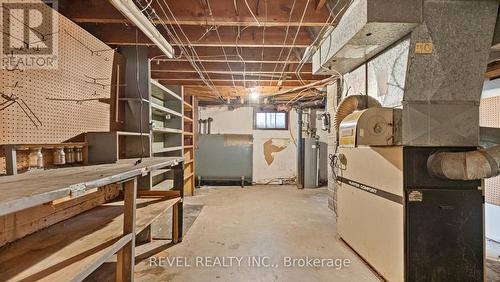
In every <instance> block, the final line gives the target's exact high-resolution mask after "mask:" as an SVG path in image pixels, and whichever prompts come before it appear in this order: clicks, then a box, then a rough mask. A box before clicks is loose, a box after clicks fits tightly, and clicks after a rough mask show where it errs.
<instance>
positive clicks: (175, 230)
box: [172, 203, 179, 244]
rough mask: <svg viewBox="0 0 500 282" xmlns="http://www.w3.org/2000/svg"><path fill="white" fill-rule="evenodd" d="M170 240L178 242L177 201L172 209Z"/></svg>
mask: <svg viewBox="0 0 500 282" xmlns="http://www.w3.org/2000/svg"><path fill="white" fill-rule="evenodd" d="M172 242H173V243H174V244H177V243H178V242H179V203H176V204H175V205H174V208H173V209H172Z"/></svg>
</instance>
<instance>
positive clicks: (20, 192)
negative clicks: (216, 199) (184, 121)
mask: <svg viewBox="0 0 500 282" xmlns="http://www.w3.org/2000/svg"><path fill="white" fill-rule="evenodd" d="M136 161H137V159H125V160H120V161H118V162H117V163H114V164H103V165H91V166H79V167H68V168H60V169H51V170H43V171H34V172H29V173H24V174H18V175H12V176H4V177H0V216H2V215H5V214H8V213H13V212H16V211H19V210H23V209H27V208H29V207H33V206H37V205H40V204H43V203H47V202H50V201H53V200H56V199H60V198H63V197H66V196H78V195H79V194H81V193H82V192H85V190H89V189H92V188H95V187H100V186H104V185H107V184H112V183H116V182H120V181H123V180H125V179H129V178H133V177H136V176H141V175H144V174H147V173H149V172H151V171H154V170H157V169H159V168H164V167H172V166H175V165H177V164H178V163H180V162H182V161H183V159H182V158H179V157H161V158H145V159H143V161H142V163H140V164H138V165H135V162H136Z"/></svg>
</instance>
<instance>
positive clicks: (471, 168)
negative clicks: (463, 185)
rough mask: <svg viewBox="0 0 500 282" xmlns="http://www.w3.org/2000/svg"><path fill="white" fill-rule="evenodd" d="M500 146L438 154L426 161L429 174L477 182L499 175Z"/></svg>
mask: <svg viewBox="0 0 500 282" xmlns="http://www.w3.org/2000/svg"><path fill="white" fill-rule="evenodd" d="M499 165H500V145H496V146H493V147H490V148H487V149H479V150H475V151H469V152H438V153H434V154H432V155H431V156H430V157H429V159H428V160H427V170H428V171H429V174H431V175H433V176H436V177H438V178H442V179H450V180H478V179H483V178H490V177H494V176H497V175H498V174H499V172H500V171H499Z"/></svg>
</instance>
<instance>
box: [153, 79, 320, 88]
mask: <svg viewBox="0 0 500 282" xmlns="http://www.w3.org/2000/svg"><path fill="white" fill-rule="evenodd" d="M158 80H159V81H160V83H162V84H164V85H205V84H204V83H203V82H202V81H200V79H199V78H197V79H169V78H162V79H158ZM211 81H212V83H213V85H216V86H233V80H231V79H212V80H211ZM312 82H316V80H304V81H303V82H301V81H299V80H287V81H284V82H283V83H282V85H283V86H300V85H303V83H304V84H308V83H312ZM234 84H235V85H236V86H244V87H254V86H278V81H276V80H271V79H261V80H259V81H256V80H243V79H238V80H234Z"/></svg>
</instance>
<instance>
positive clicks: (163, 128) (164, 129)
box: [153, 127, 183, 133]
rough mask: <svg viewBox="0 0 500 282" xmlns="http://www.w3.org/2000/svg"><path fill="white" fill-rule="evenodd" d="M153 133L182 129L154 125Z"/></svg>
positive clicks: (173, 131)
mask: <svg viewBox="0 0 500 282" xmlns="http://www.w3.org/2000/svg"><path fill="white" fill-rule="evenodd" d="M153 132H154V133H183V131H182V129H175V128H167V127H156V128H153Z"/></svg>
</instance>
